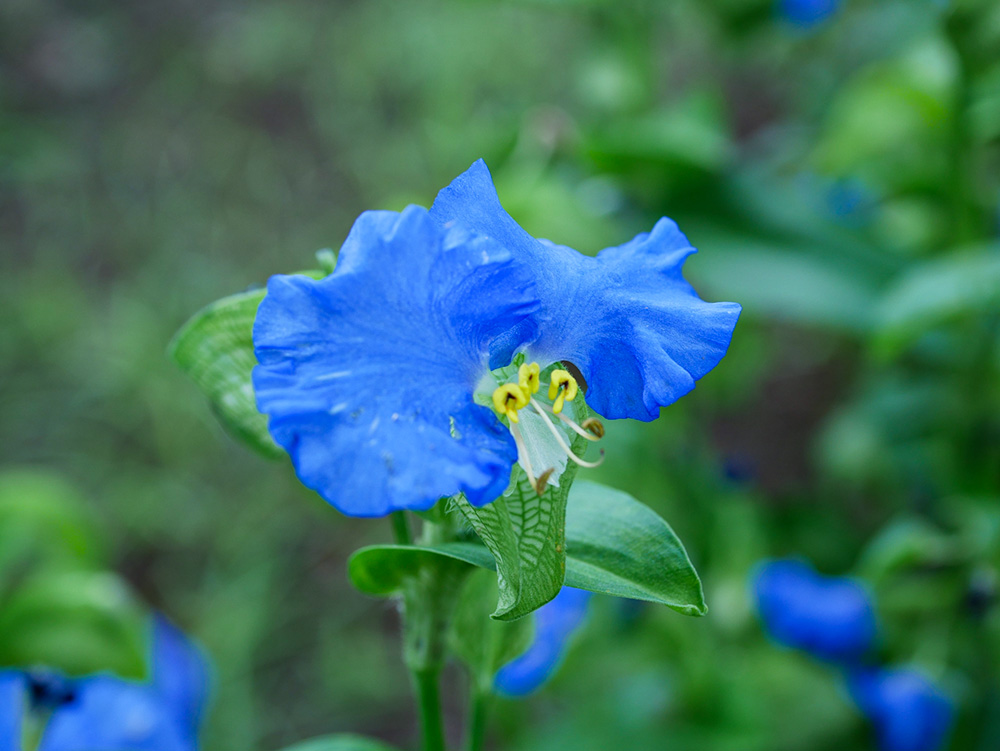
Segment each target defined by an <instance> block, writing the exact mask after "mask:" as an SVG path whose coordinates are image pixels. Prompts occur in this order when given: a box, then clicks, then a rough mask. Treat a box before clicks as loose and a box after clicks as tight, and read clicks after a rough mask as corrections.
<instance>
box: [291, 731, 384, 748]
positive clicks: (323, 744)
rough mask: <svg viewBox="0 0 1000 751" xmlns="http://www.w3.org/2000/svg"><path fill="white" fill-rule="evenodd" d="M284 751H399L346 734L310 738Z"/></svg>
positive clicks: (372, 739) (372, 740)
mask: <svg viewBox="0 0 1000 751" xmlns="http://www.w3.org/2000/svg"><path fill="white" fill-rule="evenodd" d="M282 751H397V749H396V747H395V746H390V745H389V744H387V743H383V742H382V741H377V740H375V739H374V738H366V737H364V736H363V735H352V734H349V733H344V734H339V735H324V736H322V737H321V738H310V739H309V740H307V741H302V742H300V743H296V744H295V745H293V746H286V747H285V748H283V749H282Z"/></svg>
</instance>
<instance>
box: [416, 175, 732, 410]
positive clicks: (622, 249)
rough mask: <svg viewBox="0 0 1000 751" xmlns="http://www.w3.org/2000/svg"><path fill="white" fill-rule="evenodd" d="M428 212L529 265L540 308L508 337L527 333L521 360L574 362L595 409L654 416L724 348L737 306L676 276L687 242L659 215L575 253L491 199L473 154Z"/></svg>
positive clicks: (488, 185)
mask: <svg viewBox="0 0 1000 751" xmlns="http://www.w3.org/2000/svg"><path fill="white" fill-rule="evenodd" d="M431 214H432V215H433V216H434V217H436V218H437V219H439V220H440V221H442V222H446V223H450V222H458V223H462V224H465V225H466V226H468V227H470V228H471V229H473V230H474V231H476V232H481V233H483V234H485V235H487V236H489V237H491V238H493V239H495V240H497V241H498V242H500V243H501V244H502V245H503V246H504V247H506V248H510V249H511V250H512V252H513V253H514V254H515V256H516V257H517V258H518V259H519V260H521V261H523V262H524V263H526V264H527V265H528V266H530V268H531V271H532V273H533V274H534V276H535V279H536V282H537V295H538V297H539V299H540V300H541V303H542V308H541V310H540V311H539V313H538V315H537V316H536V319H535V321H529V322H525V323H524V324H522V328H521V329H520V330H518V331H517V332H515V334H514V336H515V338H517V339H520V340H529V339H530V340H532V343H531V345H530V347H529V349H528V359H531V360H538V361H539V362H540V363H541V364H542V366H543V367H544V366H545V365H548V364H550V363H552V362H556V361H559V360H568V361H570V362H572V363H573V364H574V365H576V366H577V367H578V368H579V369H580V371H581V372H582V373H583V376H584V379H585V380H586V382H587V386H588V390H587V404H589V405H590V406H591V407H592V408H593V409H594V410H595V411H596V412H597V413H598V414H601V415H603V416H604V417H607V418H609V419H615V418H621V417H631V418H634V419H637V420H653V419H656V417H658V416H659V413H660V411H659V408H660V407H663V406H666V405H668V404H671V403H672V402H674V401H676V400H677V399H679V398H680V397H682V396H684V395H685V394H687V393H688V392H689V391H691V389H693V388H694V384H695V381H696V380H698V379H699V378H701V377H702V376H704V375H705V374H706V373H708V372H709V371H710V370H711V369H712V368H714V367H715V366H716V365H717V364H718V363H719V361H720V360H721V359H722V357H723V355H725V353H726V350H727V348H728V347H729V341H730V339H731V338H732V334H733V327H734V326H735V325H736V319H737V318H738V317H739V314H740V306H739V305H737V304H736V303H706V302H705V301H703V300H702V299H701V298H699V297H698V295H697V293H696V292H695V291H694V289H693V288H692V287H691V285H690V284H688V283H687V282H686V281H685V280H684V276H683V274H682V271H681V269H682V266H683V265H684V261H685V259H686V258H687V257H688V256H690V255H691V254H692V253H694V252H695V249H694V248H692V247H691V244H690V243H689V242H688V240H687V238H686V237H685V236H684V235H683V234H682V233H681V232H680V230H679V229H678V228H677V225H676V224H674V222H672V221H671V220H669V219H661V220H660V221H659V222H657V223H656V226H655V227H653V230H652V232H649V233H643V234H641V235H638V236H636V237H635V238H634V239H633V240H631V241H629V242H628V243H625V244H624V245H621V246H618V247H615V248H606V249H605V250H603V251H601V252H600V253H599V254H598V255H597V256H596V257H590V256H585V255H583V254H581V253H578V252H577V251H575V250H573V249H572V248H567V247H564V246H561V245H555V244H553V243H550V242H548V241H545V240H537V239H535V238H534V237H532V236H531V235H529V234H528V233H527V232H525V231H524V230H523V229H522V228H521V227H520V226H519V225H518V224H517V223H516V222H515V221H514V220H513V219H512V218H511V217H510V215H509V214H507V212H506V211H505V210H504V208H503V207H502V206H501V205H500V200H499V198H498V197H497V193H496V189H495V188H494V187H493V180H492V178H491V176H490V172H489V170H488V169H487V167H486V164H485V163H484V162H483V161H482V160H481V159H480V160H479V161H477V162H476V163H475V164H473V165H472V166H471V167H470V168H469V169H468V170H467V171H466V172H464V173H463V174H461V175H459V176H458V177H457V178H455V180H453V181H452V183H451V184H450V185H449V186H448V187H446V188H445V189H444V190H442V191H441V192H440V193H439V194H438V196H437V199H436V200H435V201H434V205H433V206H432V207H431ZM532 329H537V333H536V332H535V331H533V330H532Z"/></svg>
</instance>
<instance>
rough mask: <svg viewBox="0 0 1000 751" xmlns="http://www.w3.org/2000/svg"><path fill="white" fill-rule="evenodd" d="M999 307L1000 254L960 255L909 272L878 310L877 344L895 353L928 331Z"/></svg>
mask: <svg viewBox="0 0 1000 751" xmlns="http://www.w3.org/2000/svg"><path fill="white" fill-rule="evenodd" d="M998 306H1000V252H998V251H997V249H996V248H995V247H989V248H984V249H981V250H975V251H968V252H964V253H956V254H954V255H949V256H946V257H943V258H936V259H933V260H929V261H924V262H923V263H921V264H919V265H916V266H914V267H912V268H910V269H909V270H908V271H907V272H906V273H905V274H903V275H902V276H901V277H900V278H899V279H898V280H897V281H896V282H895V284H893V285H892V286H891V287H890V288H889V290H888V291H887V292H886V294H885V296H884V297H883V299H882V302H881V304H880V305H879V306H878V308H877V309H876V322H877V332H878V333H877V337H876V342H875V345H876V347H877V348H878V349H879V350H880V351H881V352H882V353H883V354H891V353H893V352H896V351H898V350H899V349H900V348H901V347H903V346H905V345H906V344H908V343H910V342H911V341H912V340H913V339H915V338H916V337H918V336H920V335H921V334H923V333H924V332H926V331H927V330H928V329H931V328H933V327H935V326H939V325H941V324H944V323H947V322H949V321H952V320H954V319H957V318H960V317H961V316H966V315H975V314H978V313H982V312H986V311H989V310H996V309H997V307H998Z"/></svg>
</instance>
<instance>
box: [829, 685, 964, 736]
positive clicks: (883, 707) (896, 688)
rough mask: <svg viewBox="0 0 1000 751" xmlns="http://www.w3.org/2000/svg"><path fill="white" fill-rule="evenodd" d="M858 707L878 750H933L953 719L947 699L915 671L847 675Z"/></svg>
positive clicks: (950, 704) (951, 707) (950, 705)
mask: <svg viewBox="0 0 1000 751" xmlns="http://www.w3.org/2000/svg"><path fill="white" fill-rule="evenodd" d="M848 687H849V688H850V692H851V696H852V698H853V699H854V701H855V703H856V704H857V705H858V708H859V709H860V710H861V711H862V712H863V713H864V714H865V715H867V716H868V717H869V718H870V719H871V721H872V723H874V725H875V729H876V731H877V733H878V737H879V747H880V748H881V749H882V751H937V749H940V748H943V747H944V745H945V740H946V739H947V737H948V733H949V731H950V730H951V725H952V722H953V720H954V707H953V706H952V702H951V700H950V699H949V698H948V697H947V696H945V695H944V694H942V693H941V692H940V691H939V690H938V689H937V688H936V687H935V686H934V684H932V683H931V682H930V681H929V680H927V678H925V677H924V676H923V675H921V674H920V673H918V672H916V671H915V670H908V669H904V668H897V669H892V670H882V669H864V670H857V671H855V672H853V673H852V674H851V675H849V676H848Z"/></svg>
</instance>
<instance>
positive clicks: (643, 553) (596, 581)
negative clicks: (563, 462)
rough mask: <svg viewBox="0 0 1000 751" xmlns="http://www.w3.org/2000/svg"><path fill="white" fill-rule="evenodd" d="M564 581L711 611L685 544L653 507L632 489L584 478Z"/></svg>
mask: <svg viewBox="0 0 1000 751" xmlns="http://www.w3.org/2000/svg"><path fill="white" fill-rule="evenodd" d="M566 538H567V545H568V552H569V562H568V567H567V573H566V583H567V584H569V585H570V586H573V587H579V588H580V589H589V590H590V591H591V592H602V593H604V594H609V595H615V596H617V597H628V598H631V599H633V600H648V601H650V602H658V603H661V604H663V605H666V606H667V607H669V608H673V609H674V610H676V611H677V612H678V613H683V614H684V615H704V614H705V613H706V612H707V610H708V609H707V607H706V606H705V595H704V593H703V592H702V588H701V580H700V579H699V578H698V574H697V573H696V572H695V570H694V566H692V565H691V560H690V559H689V558H688V555H687V551H685V550H684V545H683V544H681V541H680V540H679V539H678V538H677V535H676V534H674V531H673V529H671V528H670V525H669V524H667V523H666V522H665V521H664V520H663V519H661V518H660V517H659V516H658V515H657V513H656V512H655V511H653V510H652V509H651V508H649V507H648V506H646V505H644V504H642V503H640V502H639V501H637V500H636V499H635V498H633V497H632V496H630V495H629V494H628V493H624V492H622V491H621V490H615V489H614V488H609V487H606V486H604V485H599V484H597V483H595V482H587V481H584V480H581V481H579V482H577V483H576V484H575V485H574V486H573V491H572V493H570V503H569V510H568V512H567V518H566Z"/></svg>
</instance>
